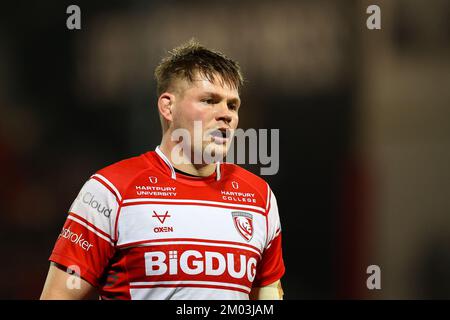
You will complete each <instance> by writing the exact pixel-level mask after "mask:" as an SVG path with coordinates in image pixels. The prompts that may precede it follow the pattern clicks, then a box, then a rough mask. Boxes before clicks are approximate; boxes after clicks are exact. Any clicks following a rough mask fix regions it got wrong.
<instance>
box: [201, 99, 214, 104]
mask: <svg viewBox="0 0 450 320" xmlns="http://www.w3.org/2000/svg"><path fill="white" fill-rule="evenodd" d="M202 102H204V103H207V104H214V99H212V98H206V99H202Z"/></svg>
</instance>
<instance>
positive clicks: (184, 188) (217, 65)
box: [41, 40, 285, 300]
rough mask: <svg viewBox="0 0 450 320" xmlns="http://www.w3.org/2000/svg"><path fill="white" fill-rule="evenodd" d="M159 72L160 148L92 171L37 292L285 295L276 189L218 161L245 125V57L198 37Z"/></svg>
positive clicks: (55, 295)
mask: <svg viewBox="0 0 450 320" xmlns="http://www.w3.org/2000/svg"><path fill="white" fill-rule="evenodd" d="M155 78H156V81H157V93H158V100H157V106H158V111H159V116H160V120H161V125H162V132H163V135H162V140H161V143H160V145H159V146H157V147H156V149H155V150H154V151H148V152H146V153H144V154H141V155H139V156H136V157H133V158H129V159H126V160H122V161H120V162H117V163H114V164H112V165H109V166H107V167H105V168H103V169H101V170H99V171H98V172H96V173H95V174H93V175H92V176H91V177H90V178H89V179H88V180H87V182H86V183H85V184H84V186H83V187H82V188H81V191H80V192H79V194H78V196H77V197H76V199H75V201H74V202H73V204H72V206H71V208H70V209H69V212H68V216H67V219H66V222H65V224H64V226H63V229H62V231H61V233H60V234H59V236H58V239H57V241H56V244H55V246H54V249H53V251H52V253H51V256H50V258H49V260H50V269H49V272H48V275H47V279H46V282H45V284H44V288H43V291H42V294H41V299H87V298H90V297H93V296H94V297H100V298H101V299H198V300H202V299H226V300H228V299H282V297H283V290H282V288H281V282H280V279H281V277H282V276H283V274H284V271H285V267H284V262H283V256H282V247H281V226H280V218H279V214H278V206H277V201H276V198H275V195H274V193H273V192H272V190H271V188H270V187H269V185H268V184H267V183H266V182H265V181H264V180H263V179H262V178H260V177H258V176H256V175H254V174H252V173H250V172H248V171H246V170H244V169H243V168H241V167H239V166H237V165H234V164H231V163H226V162H223V161H221V160H220V159H223V157H224V156H225V155H226V153H227V152H228V150H229V147H230V144H231V140H232V138H233V132H234V130H235V129H236V128H237V125H238V119H239V117H238V114H239V109H240V105H241V99H240V96H239V93H240V89H241V87H242V85H243V77H242V73H241V70H240V68H239V65H238V64H237V63H236V62H235V61H234V60H232V59H230V58H228V57H226V56H225V55H224V54H222V53H220V52H218V51H214V50H210V49H208V48H206V47H204V46H202V45H200V44H199V43H198V42H196V41H194V40H191V41H189V42H188V43H186V44H183V45H181V46H179V47H177V48H175V49H173V50H172V51H170V52H169V54H168V56H167V57H165V58H164V59H163V60H162V61H161V63H160V64H159V65H158V67H157V68H156V71H155ZM199 129H200V130H201V135H198V134H197V132H196V130H199ZM199 136H200V137H201V138H200V139H198V138H196V137H199ZM211 159H212V160H211Z"/></svg>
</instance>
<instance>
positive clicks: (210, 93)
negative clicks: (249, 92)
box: [202, 91, 241, 104]
mask: <svg viewBox="0 0 450 320" xmlns="http://www.w3.org/2000/svg"><path fill="white" fill-rule="evenodd" d="M202 95H205V96H206V95H207V96H211V97H212V98H214V99H219V98H220V99H223V98H224V97H223V96H222V95H221V94H219V93H216V92H210V91H207V92H204V93H203V94H202ZM227 102H232V103H238V104H240V103H241V99H239V98H231V99H227Z"/></svg>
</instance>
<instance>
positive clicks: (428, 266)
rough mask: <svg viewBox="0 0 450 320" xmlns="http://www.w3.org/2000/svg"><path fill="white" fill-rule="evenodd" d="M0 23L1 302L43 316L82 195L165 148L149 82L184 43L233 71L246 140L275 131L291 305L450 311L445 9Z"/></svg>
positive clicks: (220, 4)
mask: <svg viewBox="0 0 450 320" xmlns="http://www.w3.org/2000/svg"><path fill="white" fill-rule="evenodd" d="M71 4H76V5H78V6H79V7H80V8H81V30H68V29H67V27H66V19H67V18H68V16H69V14H66V8H67V7H68V6H69V5H71ZM371 4H376V5H379V6H380V8H381V14H382V15H381V17H382V29H381V30H368V29H367V28H366V19H367V18H368V16H369V15H368V14H366V8H367V7H368V6H369V5H371ZM0 18H1V19H0V168H1V169H2V174H1V184H0V240H1V241H0V246H1V247H0V248H1V250H2V263H1V273H2V275H3V276H4V277H3V280H2V284H1V285H0V298H2V299H36V298H38V297H39V295H40V292H41V289H42V286H43V283H44V281H45V277H46V273H47V269H48V261H47V259H48V257H49V255H50V252H51V250H52V248H53V245H54V242H55V240H56V238H57V236H58V234H59V232H60V229H61V227H62V225H63V222H64V220H65V218H66V213H67V210H68V208H69V206H70V204H71V203H72V201H73V199H74V198H75V197H76V195H77V193H78V191H79V189H80V188H81V186H82V185H83V183H84V182H85V181H86V180H87V179H88V177H89V176H90V175H91V174H93V173H94V172H95V171H97V170H98V169H100V168H102V167H104V166H106V165H108V164H111V163H113V162H116V161H118V160H121V159H123V158H128V157H131V156H134V155H137V154H140V153H143V152H145V151H147V150H153V149H154V148H155V146H156V145H158V144H159V142H160V138H161V136H160V125H159V119H158V113H157V110H156V104H155V102H156V95H155V82H154V80H153V70H154V68H155V66H156V65H157V63H158V62H159V60H160V59H161V58H162V57H163V56H164V55H165V54H166V52H167V50H170V49H171V48H173V47H175V46H177V45H179V44H180V43H182V42H185V41H187V40H189V39H190V38H191V37H195V38H197V39H198V40H199V41H200V42H201V43H203V44H204V45H206V46H209V47H212V48H216V49H218V50H221V51H223V52H225V53H226V54H227V55H229V56H231V57H233V58H235V59H236V60H238V61H239V62H240V64H241V66H242V69H243V71H244V74H245V77H246V79H247V84H246V87H245V88H244V90H243V94H242V100H243V105H242V108H241V111H240V127H241V128H244V129H246V128H255V129H262V128H266V129H280V154H279V156H280V170H279V172H278V174H276V175H273V176H265V177H264V178H265V179H266V180H267V181H268V182H269V183H270V185H271V186H272V189H273V190H274V192H275V193H276V195H277V199H278V204H279V209H280V215H281V220H282V225H283V232H284V236H283V239H284V244H283V246H284V257H285V264H286V268H287V270H286V275H285V277H284V278H283V286H284V290H285V298H286V299H317V298H322V299H337V298H362V299H376V298H387V299H410V298H447V299H448V298H450V237H449V234H450V233H449V231H450V212H449V211H450V201H449V199H450V197H449V196H448V191H449V190H450V188H449V187H450V174H449V170H448V169H449V163H450V93H449V92H450V90H448V88H449V84H450V83H449V82H450V81H449V80H450V72H449V71H450V42H449V40H450V3H449V2H448V1H444V0H442V1H441V0H433V1H409V0H395V1H394V0H393V1H375V0H374V1H356V0H353V1H350V0H349V1H339V2H338V1H332V0H319V1H308V0H305V1H293V0H292V1H287V0H283V1H276V2H275V1H256V0H255V1H237V0H234V1H195V2H186V1H174V0H172V1H116V0H114V1H95V2H94V1H71V2H67V1H45V2H43V1H27V2H25V1H22V2H21V1H15V2H12V1H11V2H9V3H5V4H2V9H1V10H0ZM245 167H246V168H247V169H249V170H251V171H253V172H255V173H259V166H258V165H246V166H245ZM371 264H375V265H379V266H380V268H381V275H382V282H381V283H382V288H381V290H368V289H367V287H366V279H367V277H368V275H367V274H366V268H367V266H369V265H371Z"/></svg>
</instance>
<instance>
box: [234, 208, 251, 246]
mask: <svg viewBox="0 0 450 320" xmlns="http://www.w3.org/2000/svg"><path fill="white" fill-rule="evenodd" d="M231 215H232V217H233V222H234V226H235V227H236V230H237V231H238V232H239V234H240V235H241V236H242V237H243V238H244V239H245V240H247V241H250V240H251V239H252V237H253V215H252V214H251V213H247V212H242V211H233V212H232V213H231Z"/></svg>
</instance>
